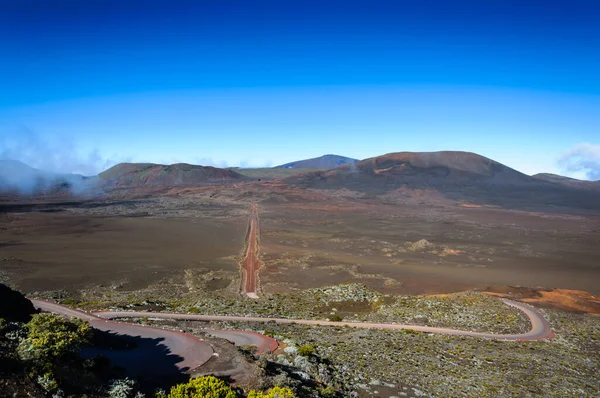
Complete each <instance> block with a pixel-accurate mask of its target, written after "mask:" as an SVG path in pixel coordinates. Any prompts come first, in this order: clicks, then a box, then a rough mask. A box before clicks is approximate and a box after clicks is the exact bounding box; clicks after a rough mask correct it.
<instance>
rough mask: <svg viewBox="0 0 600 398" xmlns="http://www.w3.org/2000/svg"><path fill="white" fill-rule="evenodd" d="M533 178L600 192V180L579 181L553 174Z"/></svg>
mask: <svg viewBox="0 0 600 398" xmlns="http://www.w3.org/2000/svg"><path fill="white" fill-rule="evenodd" d="M532 177H533V178H535V179H538V180H542V181H546V182H550V183H553V184H560V185H565V186H568V187H572V188H579V189H590V190H595V191H600V180H598V181H585V180H578V179H576V178H570V177H565V176H561V175H558V174H551V173H539V174H535V175H533V176H532Z"/></svg>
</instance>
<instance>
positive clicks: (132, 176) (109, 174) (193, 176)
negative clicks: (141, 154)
mask: <svg viewBox="0 0 600 398" xmlns="http://www.w3.org/2000/svg"><path fill="white" fill-rule="evenodd" d="M98 178H99V180H100V181H103V182H104V184H105V186H108V187H119V188H121V187H142V186H172V185H184V186H193V185H203V184H223V183H229V182H235V181H244V180H246V179H247V178H246V177H244V176H243V175H241V174H238V173H236V172H235V171H232V170H226V169H220V168H217V167H210V166H196V165H191V164H187V163H178V164H172V165H162V164H153V163H121V164H118V165H116V166H114V167H111V168H110V169H108V170H106V171H104V172H102V173H100V174H99V175H98Z"/></svg>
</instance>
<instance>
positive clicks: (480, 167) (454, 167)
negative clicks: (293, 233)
mask: <svg viewBox="0 0 600 398" xmlns="http://www.w3.org/2000/svg"><path fill="white" fill-rule="evenodd" d="M284 181H285V182H287V183H290V184H295V185H299V186H303V187H307V188H321V189H339V188H347V189H350V190H354V191H359V192H364V193H367V194H371V195H382V194H385V193H389V192H391V191H394V190H397V189H404V190H411V189H413V190H414V189H432V190H436V191H438V192H440V193H442V194H443V195H444V196H445V197H447V198H449V199H455V200H467V201H474V202H480V203H489V204H498V205H503V206H504V205H507V206H509V207H510V206H513V207H527V205H528V204H532V205H536V206H537V205H550V206H567V207H583V208H594V209H596V208H600V203H599V202H600V201H598V200H597V199H598V198H597V196H595V195H593V193H592V192H589V191H583V190H580V189H574V188H573V187H570V186H566V185H562V184H555V183H551V182H548V181H545V180H542V179H539V178H534V177H531V176H528V175H526V174H523V173H521V172H519V171H517V170H514V169H512V168H510V167H508V166H505V165H503V164H501V163H499V162H496V161H494V160H492V159H489V158H486V157H484V156H481V155H477V154H475V153H471V152H460V151H441V152H397V153H389V154H386V155H382V156H377V157H373V158H369V159H365V160H362V161H360V162H357V163H355V164H349V165H343V166H341V167H339V168H337V169H333V170H327V171H318V172H313V173H305V174H301V175H298V176H292V177H289V178H286V179H285V180H284Z"/></svg>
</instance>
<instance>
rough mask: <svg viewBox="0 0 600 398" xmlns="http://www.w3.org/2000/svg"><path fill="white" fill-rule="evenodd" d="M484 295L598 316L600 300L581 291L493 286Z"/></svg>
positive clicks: (599, 313)
mask: <svg viewBox="0 0 600 398" xmlns="http://www.w3.org/2000/svg"><path fill="white" fill-rule="evenodd" d="M485 293H488V294H490V295H493V296H499V297H508V298H513V299H518V300H519V301H523V302H525V303H531V304H535V305H536V306H538V307H546V308H558V309H561V310H566V311H573V312H583V313H587V314H594V315H600V298H598V297H596V296H593V295H591V294H590V293H587V292H583V291H581V290H570V289H545V288H541V287H537V288H531V287H524V286H494V287H489V288H487V289H486V291H485Z"/></svg>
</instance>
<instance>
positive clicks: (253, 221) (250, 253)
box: [242, 204, 260, 298]
mask: <svg viewBox="0 0 600 398" xmlns="http://www.w3.org/2000/svg"><path fill="white" fill-rule="evenodd" d="M258 234H259V232H258V205H256V204H253V205H252V212H251V215H250V226H249V227H248V236H247V243H246V256H245V257H244V262H243V263H242V265H243V267H242V291H243V292H244V293H245V294H246V295H247V296H248V297H252V298H258V294H257V293H256V290H257V286H258V269H259V268H260V260H259V258H258Z"/></svg>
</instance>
